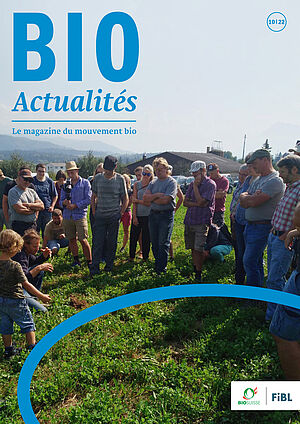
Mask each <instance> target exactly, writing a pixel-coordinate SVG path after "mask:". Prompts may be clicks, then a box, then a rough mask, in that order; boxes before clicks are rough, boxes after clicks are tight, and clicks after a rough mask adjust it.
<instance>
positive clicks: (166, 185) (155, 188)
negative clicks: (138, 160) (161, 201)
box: [148, 177, 177, 211]
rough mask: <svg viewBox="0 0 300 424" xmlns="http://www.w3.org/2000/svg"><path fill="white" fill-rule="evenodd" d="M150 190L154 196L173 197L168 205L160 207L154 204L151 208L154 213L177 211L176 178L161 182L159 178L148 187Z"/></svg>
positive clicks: (168, 178)
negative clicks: (159, 194)
mask: <svg viewBox="0 0 300 424" xmlns="http://www.w3.org/2000/svg"><path fill="white" fill-rule="evenodd" d="M148 189H149V190H150V192H151V193H152V194H155V193H164V194H165V195H166V196H170V197H171V201H170V203H168V204H166V205H158V204H156V203H154V202H152V203H151V207H150V208H151V210H152V211H167V210H171V211H173V210H174V209H175V199H176V195H177V183H176V181H175V180H174V178H172V177H167V178H166V179H164V180H159V179H158V178H156V179H155V180H153V181H151V183H150V184H149V186H148Z"/></svg>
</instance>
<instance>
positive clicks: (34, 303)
mask: <svg viewBox="0 0 300 424" xmlns="http://www.w3.org/2000/svg"><path fill="white" fill-rule="evenodd" d="M23 293H24V296H25V299H26V302H27V305H28V306H29V308H34V309H35V310H36V311H41V312H47V308H45V306H44V305H42V304H41V303H40V302H39V301H38V300H36V298H35V297H32V296H31V295H30V294H29V293H28V292H27V291H26V290H25V289H23Z"/></svg>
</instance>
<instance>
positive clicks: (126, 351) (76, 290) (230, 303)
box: [0, 199, 300, 424]
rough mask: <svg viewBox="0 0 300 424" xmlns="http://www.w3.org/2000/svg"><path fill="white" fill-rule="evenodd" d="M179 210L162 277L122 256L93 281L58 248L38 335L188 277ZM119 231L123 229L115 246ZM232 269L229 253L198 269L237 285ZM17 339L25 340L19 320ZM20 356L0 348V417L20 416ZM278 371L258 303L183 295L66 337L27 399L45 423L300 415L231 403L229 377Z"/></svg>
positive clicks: (274, 375)
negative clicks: (84, 312) (88, 310)
mask: <svg viewBox="0 0 300 424" xmlns="http://www.w3.org/2000/svg"><path fill="white" fill-rule="evenodd" d="M229 200H230V199H228V202H229ZM184 212H185V211H184V208H181V209H179V211H178V212H177V213H176V224H175V227H174V232H173V235H172V240H173V243H174V249H175V261H174V262H173V263H170V264H169V265H168V272H167V274H166V275H164V276H161V277H157V276H155V275H154V273H153V266H152V264H151V263H149V264H145V263H142V262H141V261H138V260H137V261H136V262H135V263H134V264H130V263H128V262H127V256H126V255H118V257H117V261H116V271H115V273H114V274H112V275H107V274H104V273H101V274H100V275H99V276H97V277H94V279H93V280H89V279H88V278H87V277H88V270H87V268H86V267H83V268H81V269H80V270H79V272H78V273H75V272H74V271H70V269H71V268H70V266H69V265H70V263H71V258H68V259H67V260H66V259H65V257H64V256H62V255H59V256H58V258H57V259H55V262H54V267H55V270H54V272H53V274H52V275H49V274H48V275H47V277H46V280H45V283H44V287H43V290H44V291H45V292H47V293H50V295H51V297H52V298H53V303H52V305H51V306H50V308H49V313H48V314H46V315H45V314H44V315H43V314H38V313H34V319H35V322H36V327H37V338H38V339H41V338H42V337H43V336H44V335H45V334H46V333H47V332H49V331H50V330H51V329H52V328H53V327H55V326H56V325H57V324H59V323H60V322H62V321H63V320H65V319H66V318H68V317H70V316H72V315H73V314H75V313H77V312H78V311H80V310H81V309H82V308H85V307H88V306H91V305H94V304H96V303H99V302H102V301H105V300H107V299H110V298H113V297H116V296H120V295H123V294H126V293H131V292H135V291H138V290H144V289H147V288H153V287H160V286H164V285H165V286H167V285H170V284H176V285H177V284H183V283H186V282H194V280H193V278H192V277H191V275H192V264H191V258H190V253H189V252H187V251H185V249H184V246H183V229H184V227H183V224H182V222H183V217H184ZM227 218H228V217H227ZM122 236H123V233H122V230H121V231H120V236H119V248H120V247H121V240H122ZM127 249H128V247H127ZM127 253H128V251H127ZM233 269H234V255H233V253H231V254H230V256H229V259H227V261H226V262H225V263H224V264H215V263H208V264H207V265H206V266H205V271H204V273H203V277H204V280H205V281H208V282H209V281H210V282H211V281H214V282H219V283H225V284H233V283H234V275H233ZM14 339H15V341H16V343H17V344H18V345H21V346H23V347H24V345H25V342H24V339H23V336H22V335H21V334H20V332H19V330H18V329H16V333H15V335H14ZM26 356H27V353H26V352H25V351H24V352H22V354H21V355H20V356H19V357H15V358H13V359H12V360H11V361H9V362H5V361H3V354H2V352H1V353H0V398H1V399H0V423H1V424H12V423H13V424H15V423H21V422H23V421H22V418H21V416H20V412H19V409H18V404H17V397H16V387H17V381H18V376H19V372H20V370H21V367H22V364H23V362H24V360H25V358H26ZM283 379H284V376H283V374H282V371H281V369H280V366H279V361H278V357H277V352H276V348H275V345H274V342H273V340H272V337H271V336H270V334H269V332H268V327H267V326H266V325H265V323H264V311H263V310H262V309H261V308H255V307H253V308H241V307H240V303H239V302H238V301H237V300H234V299H227V298H225V299H224V298H194V299H179V300H170V301H160V302H154V303H150V304H144V305H141V306H137V307H131V308H126V309H123V310H120V311H117V312H115V313H111V314H109V315H106V316H104V317H101V318H98V319H96V320H94V321H92V322H90V323H88V324H85V325H83V326H82V327H80V328H78V329H77V330H75V331H73V332H72V333H71V334H69V335H67V336H65V337H64V338H63V339H62V340H60V341H59V342H58V343H57V344H56V345H55V346H53V347H52V348H51V349H50V351H49V352H48V353H47V354H46V355H45V357H44V358H43V359H42V361H41V363H40V364H39V366H38V367H37V369H36V371H35V373H34V376H33V380H32V385H31V401H32V405H33V409H34V412H35V413H36V415H37V418H38V420H39V421H40V422H41V423H45V424H46V423H47V424H51V423H55V424H57V423H74V424H77V423H78V424H79V423H80V424H82V423H122V424H123V423H124V424H127V423H128V424H129V423H130V424H134V423H136V424H139V423H146V424H152V423H153V424H175V423H181V424H188V423H191V424H197V423H214V424H215V423H237V422H239V423H270V422H272V423H300V419H299V413H298V412H291V411H276V412H275V411H274V412H273V411H272V412H268V411H257V412H239V411H231V410H230V382H231V381H232V380H283Z"/></svg>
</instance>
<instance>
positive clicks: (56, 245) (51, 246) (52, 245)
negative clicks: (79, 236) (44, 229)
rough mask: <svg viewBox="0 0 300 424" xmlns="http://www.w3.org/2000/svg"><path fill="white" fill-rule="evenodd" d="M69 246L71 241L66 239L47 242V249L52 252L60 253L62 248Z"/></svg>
mask: <svg viewBox="0 0 300 424" xmlns="http://www.w3.org/2000/svg"><path fill="white" fill-rule="evenodd" d="M68 246H69V240H68V239H66V238H62V239H57V240H49V241H48V242H47V247H49V249H50V250H52V249H54V248H55V249H57V251H59V249H60V248H62V249H63V248H64V247H68Z"/></svg>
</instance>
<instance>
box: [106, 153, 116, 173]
mask: <svg viewBox="0 0 300 424" xmlns="http://www.w3.org/2000/svg"><path fill="white" fill-rule="evenodd" d="M117 163H118V159H117V158H116V157H115V156H110V155H108V156H106V158H105V159H104V163H103V168H104V169H106V170H107V171H113V170H114V169H115V167H116V166H117Z"/></svg>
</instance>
